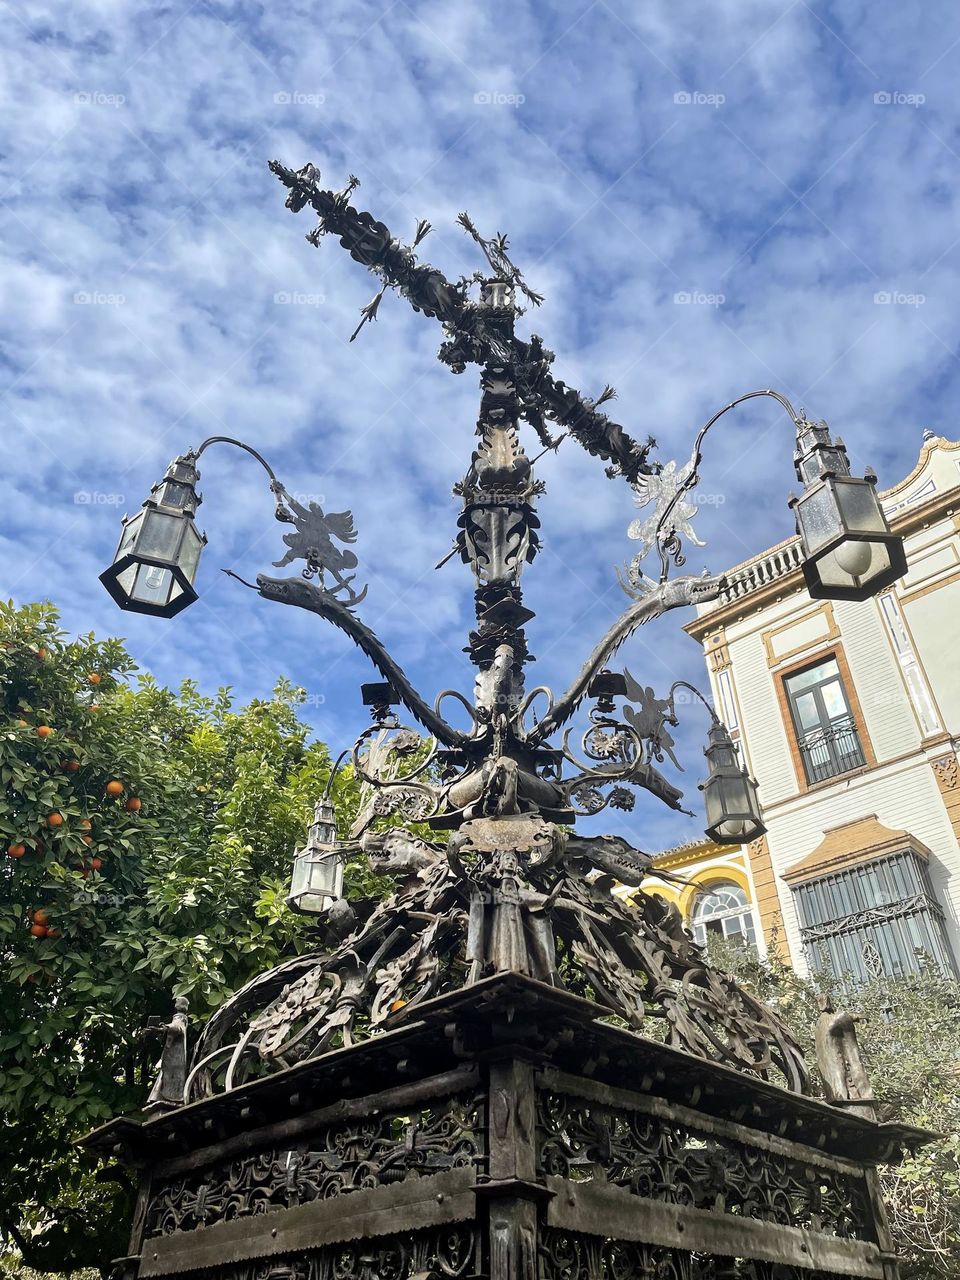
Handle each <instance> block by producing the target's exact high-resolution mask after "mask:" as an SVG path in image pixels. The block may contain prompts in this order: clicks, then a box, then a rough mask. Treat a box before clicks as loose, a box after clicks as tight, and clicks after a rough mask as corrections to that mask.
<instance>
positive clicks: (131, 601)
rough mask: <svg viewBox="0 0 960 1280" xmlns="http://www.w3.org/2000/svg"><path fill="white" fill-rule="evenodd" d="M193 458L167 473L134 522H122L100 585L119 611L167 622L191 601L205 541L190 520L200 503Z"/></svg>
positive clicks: (182, 459)
mask: <svg viewBox="0 0 960 1280" xmlns="http://www.w3.org/2000/svg"><path fill="white" fill-rule="evenodd" d="M196 456H197V455H196V454H194V453H185V454H182V455H181V456H180V457H179V458H175V459H174V460H173V462H171V463H170V465H169V467H167V470H166V474H165V475H164V477H163V480H161V482H160V483H159V484H158V485H154V487H153V489H152V490H151V491H150V497H149V498H147V500H146V502H145V503H144V504H143V507H142V509H141V510H140V511H138V512H137V514H136V515H135V516H124V519H123V531H122V533H121V535H120V543H119V546H118V547H117V552H116V555H115V556H114V557H113V563H112V564H111V566H110V568H109V569H106V570H105V571H104V572H103V573H102V574H101V575H100V581H101V582H102V583H103V585H104V586H105V587H106V589H107V590H108V591H109V592H110V595H111V596H112V597H113V598H114V600H116V602H117V604H118V605H119V606H120V608H121V609H125V610H126V611H127V612H129V613H147V614H151V615H152V616H153V617H157V618H172V617H173V616H174V614H177V613H179V612H180V611H181V610H182V609H185V608H186V607H187V605H189V604H193V602H194V600H196V598H197V593H196V591H195V590H194V587H193V583H194V579H195V578H196V575H197V566H198V564H199V561H200V552H201V551H202V550H203V548H204V545H205V544H206V541H207V539H206V535H205V534H203V533H201V532H200V530H199V529H197V527H196V524H195V523H194V515H195V513H196V509H197V507H198V506H199V504H200V502H201V499H200V497H199V496H198V494H197V491H196V485H197V481H198V480H199V479H200V473H199V472H198V471H197V468H196Z"/></svg>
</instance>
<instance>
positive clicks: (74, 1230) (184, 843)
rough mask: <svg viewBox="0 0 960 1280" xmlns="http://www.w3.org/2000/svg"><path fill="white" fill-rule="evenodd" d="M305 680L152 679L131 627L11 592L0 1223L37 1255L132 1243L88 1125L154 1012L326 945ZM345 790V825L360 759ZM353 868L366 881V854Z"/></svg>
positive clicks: (113, 1105)
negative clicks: (300, 856) (314, 910)
mask: <svg viewBox="0 0 960 1280" xmlns="http://www.w3.org/2000/svg"><path fill="white" fill-rule="evenodd" d="M301 697H302V693H301V692H300V691H299V690H296V689H294V688H292V687H291V686H290V685H288V684H287V683H285V682H282V681H281V682H280V683H279V684H278V685H277V687H276V689H275V691H274V694H273V697H272V698H270V699H269V700H257V701H254V702H252V703H251V704H250V705H249V706H247V707H245V708H242V709H235V708H234V707H233V705H232V701H231V698H230V694H229V691H227V690H221V692H220V693H219V694H218V696H217V697H216V698H205V697H202V696H201V695H200V693H199V692H198V690H197V688H196V686H195V685H193V684H191V683H189V682H187V683H184V685H183V686H182V687H181V688H180V690H179V691H178V692H177V693H173V692H171V691H169V690H167V689H162V688H160V687H158V686H157V684H156V683H155V682H154V681H153V680H152V679H151V678H150V677H147V676H141V677H139V678H137V677H136V676H135V673H134V664H133V662H132V661H131V660H130V658H129V657H128V655H127V654H126V653H125V652H124V650H123V647H122V645H121V644H120V642H119V641H116V640H107V641H97V640H95V639H94V637H93V636H92V635H89V636H83V637H79V638H77V639H75V640H69V639H68V638H67V637H66V636H65V635H63V633H62V632H61V631H60V630H59V628H58V625H57V615H56V612H55V611H54V609H53V608H52V607H50V606H48V605H31V606H27V607H24V608H19V609H18V608H14V607H13V606H12V605H0V775H2V779H3V784H4V786H3V794H2V797H0V1055H2V1059H3V1062H4V1071H3V1073H2V1078H0V1115H2V1119H0V1186H2V1189H3V1194H2V1199H0V1234H2V1237H3V1240H4V1242H5V1244H6V1245H7V1246H8V1247H10V1246H13V1245H15V1246H16V1247H17V1248H18V1249H19V1250H20V1251H21V1253H22V1254H23V1258H24V1261H25V1262H26V1263H27V1264H28V1265H29V1266H31V1267H34V1268H36V1269H37V1270H72V1269H75V1268H78V1267H83V1266H95V1265H98V1264H99V1263H100V1262H101V1261H102V1260H103V1259H104V1257H108V1258H109V1257H110V1256H111V1255H112V1256H117V1255H118V1254H122V1253H124V1252H125V1249H126V1237H125V1229H126V1222H127V1220H128V1217H129V1203H128V1189H127V1188H126V1187H124V1186H122V1185H118V1184H117V1183H116V1182H115V1181H112V1180H109V1181H104V1180H102V1178H103V1175H102V1174H100V1175H98V1174H97V1170H96V1166H95V1164H94V1162H93V1161H92V1160H90V1159H89V1158H88V1157H87V1156H85V1155H84V1154H83V1153H81V1152H79V1151H77V1149H76V1148H75V1147H73V1146H72V1143H73V1142H74V1140H75V1139H76V1138H77V1137H78V1136H80V1135H81V1134H82V1133H84V1132H85V1131H87V1130H89V1129H91V1128H93V1127H95V1126H96V1125H98V1124H101V1123H103V1122H104V1121H105V1120H106V1119H108V1118H109V1117H110V1116H113V1115H117V1114H120V1113H122V1112H129V1111H132V1110H135V1109H136V1108H138V1107H139V1106H141V1105H142V1104H143V1102H144V1100H145V1098H146V1094H147V1092H148V1090H149V1087H150V1084H151V1083H152V1076H153V1073H154V1063H155V1060H156V1058H157V1055H158V1046H157V1044H156V1042H153V1041H151V1040H149V1039H145V1038H144V1037H143V1035H142V1034H141V1029H142V1028H143V1026H144V1024H145V1023H146V1022H147V1019H148V1018H151V1017H156V1016H159V1017H162V1018H164V1020H166V1018H167V1017H169V1015H170V1012H171V1010H172V997H173V996H174V995H186V996H187V997H188V998H189V1000H190V1010H191V1018H192V1019H196V1020H200V1019H205V1018H207V1017H208V1016H209V1014H210V1012H211V1011H212V1010H213V1009H214V1008H216V1006H217V1005H218V1004H219V1003H220V1002H221V1001H222V1000H223V999H225V997H226V996H228V995H229V994H230V993H231V992H232V991H234V990H236V989H237V988H238V987H240V986H242V985H243V984H244V983H245V982H247V981H248V980H249V979H250V978H251V977H252V976H253V975H254V974H256V973H258V972H261V971H262V970H264V969H266V968H269V967H270V966H271V965H273V964H275V963H277V962H278V961H279V960H280V959H281V958H282V957H284V956H287V955H290V954H293V953H295V952H297V951H299V950H305V949H308V948H309V947H310V945H311V941H310V939H311V933H312V927H311V925H310V923H309V922H308V921H304V920H303V919H301V918H300V917H297V916H295V915H293V914H292V913H291V912H290V911H289V910H288V908H287V907H286V906H285V904H284V897H285V893H286V891H287V886H288V883H289V876H290V864H291V856H292V853H293V850H294V849H295V847H296V846H297V845H298V844H299V843H302V840H303V836H304V830H305V827H306V824H307V822H308V820H309V817H310V813H311V809H312V806H313V803H314V801H315V800H316V798H317V796H318V795H319V793H320V791H321V790H322V787H323V785H324V784H325V782H326V779H327V777H328V775H329V771H330V757H329V754H328V752H327V749H326V747H325V746H324V745H323V744H322V743H313V744H308V742H307V728H306V726H305V725H304V724H302V723H301V721H300V720H299V719H298V715H297V703H298V701H299V700H300V698H301ZM40 726H47V727H49V728H50V729H52V733H50V734H48V735H46V736H42V735H39V734H38V733H37V729H38V727H40ZM113 781H117V782H121V783H122V784H123V791H122V793H121V794H120V795H119V796H116V797H115V796H111V795H109V794H108V793H107V784H108V783H110V782H113ZM335 795H336V799H337V802H338V807H339V812H340V814H341V817H342V818H343V821H344V823H345V824H347V823H349V821H350V820H351V817H352V815H353V813H355V811H356V807H357V803H358V787H357V784H356V782H355V781H354V779H353V776H352V772H351V771H350V770H349V769H348V770H345V771H343V772H342V773H341V774H340V775H339V776H338V779H337V784H336V791H335ZM131 800H139V801H140V805H139V807H138V806H137V805H136V804H130V803H129V802H130V801H131ZM128 806H129V807H128ZM52 814H53V815H60V817H61V818H62V822H59V823H58V824H57V825H51V821H50V815H52ZM53 821H54V823H56V822H57V819H56V818H54V819H53ZM87 824H89V825H87ZM20 846H23V847H24V848H25V850H26V851H25V852H24V854H23V855H22V856H21V857H11V856H9V855H8V853H7V850H8V849H12V850H13V852H14V853H17V852H18V851H19V848H20ZM352 871H353V882H354V883H353V884H352V886H351V892H358V891H359V892H363V893H366V892H367V891H368V890H369V888H370V887H371V885H370V884H368V883H367V881H368V880H370V879H371V877H370V876H369V872H368V871H366V868H365V865H364V864H363V861H362V860H358V861H357V862H356V864H354V866H353V869H352ZM37 910H40V911H42V912H46V913H47V914H46V917H44V916H41V917H40V919H41V921H42V920H44V919H46V921H47V926H46V927H47V928H48V929H49V932H48V933H47V934H46V936H35V935H34V934H33V933H31V932H30V927H31V924H32V923H33V913H34V912H35V911H37ZM42 927H43V926H42V925H38V926H37V931H38V932H42Z"/></svg>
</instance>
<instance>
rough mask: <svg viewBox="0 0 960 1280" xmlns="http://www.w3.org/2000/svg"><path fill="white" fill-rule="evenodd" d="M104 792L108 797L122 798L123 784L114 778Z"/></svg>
mask: <svg viewBox="0 0 960 1280" xmlns="http://www.w3.org/2000/svg"><path fill="white" fill-rule="evenodd" d="M104 790H105V791H106V793H107V795H108V796H122V795H123V783H122V782H120V781H119V780H118V779H117V778H113V779H111V781H110V782H108V783H107V785H106V787H105V788H104Z"/></svg>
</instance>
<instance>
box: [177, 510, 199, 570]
mask: <svg viewBox="0 0 960 1280" xmlns="http://www.w3.org/2000/svg"><path fill="white" fill-rule="evenodd" d="M205 542H206V539H205V538H204V536H203V534H202V533H201V532H200V530H199V529H198V528H197V526H196V525H195V524H194V523H193V521H192V520H188V521H187V523H186V526H185V528H184V531H183V542H182V544H181V546H180V555H179V557H178V560H179V564H180V571H181V573H183V575H184V577H185V578H186V579H187V581H188V582H190V583H192V582H193V580H194V579H195V578H196V576H197V566H198V565H199V563H200V552H201V551H202V550H203V547H204V543H205Z"/></svg>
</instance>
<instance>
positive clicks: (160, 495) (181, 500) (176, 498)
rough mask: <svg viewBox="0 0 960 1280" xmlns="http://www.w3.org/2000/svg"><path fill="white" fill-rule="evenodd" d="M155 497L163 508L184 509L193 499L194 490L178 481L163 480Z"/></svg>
mask: <svg viewBox="0 0 960 1280" xmlns="http://www.w3.org/2000/svg"><path fill="white" fill-rule="evenodd" d="M155 496H156V501H157V502H159V503H162V504H163V506H165V507H186V506H188V505H189V504H190V503H191V500H192V499H193V497H194V490H193V486H192V485H189V484H183V483H181V481H179V480H164V482H163V484H161V486H160V488H159V489H158V490H157V492H156V495H155Z"/></svg>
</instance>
